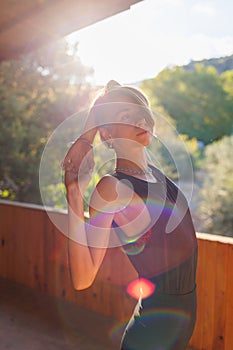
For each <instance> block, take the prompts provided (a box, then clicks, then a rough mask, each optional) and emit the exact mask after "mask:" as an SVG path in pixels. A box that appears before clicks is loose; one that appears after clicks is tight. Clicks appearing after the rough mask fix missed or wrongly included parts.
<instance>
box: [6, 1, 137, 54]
mask: <svg viewBox="0 0 233 350" xmlns="http://www.w3.org/2000/svg"><path fill="white" fill-rule="evenodd" d="M139 1H141V0H3V1H1V11H0V60H7V59H11V58H17V57H18V56H19V55H20V54H23V53H27V52H29V51H32V50H34V49H37V48H39V47H40V46H43V45H45V44H47V43H49V42H51V41H54V40H57V39H58V38H60V37H63V36H65V35H67V34H69V33H72V32H73V31H75V30H78V29H81V28H83V27H86V26H88V25H90V24H93V23H95V22H98V21H100V20H102V19H104V18H106V17H110V16H112V15H114V14H117V13H119V12H122V11H125V10H127V9H129V8H130V6H131V5H133V4H135V3H137V2H139Z"/></svg>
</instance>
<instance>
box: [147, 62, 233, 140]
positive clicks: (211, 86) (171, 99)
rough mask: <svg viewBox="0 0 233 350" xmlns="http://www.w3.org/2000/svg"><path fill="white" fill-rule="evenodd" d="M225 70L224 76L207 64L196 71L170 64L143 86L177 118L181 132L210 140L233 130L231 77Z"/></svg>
mask: <svg viewBox="0 0 233 350" xmlns="http://www.w3.org/2000/svg"><path fill="white" fill-rule="evenodd" d="M223 74H224V77H223V78H221V77H219V75H218V74H217V71H216V70H215V68H213V67H204V66H203V65H196V67H195V70H194V71H185V70H183V69H182V68H179V67H176V68H174V69H168V68H167V69H165V70H163V71H162V72H161V73H160V74H159V75H158V76H157V77H156V78H154V79H150V80H146V81H144V82H143V83H142V88H143V90H144V91H145V92H146V93H147V94H148V95H149V96H150V97H151V100H152V102H153V105H154V106H156V105H157V106H159V105H161V106H162V107H163V108H164V109H165V110H166V111H167V112H168V114H169V115H170V116H171V117H172V118H173V119H174V120H175V123H176V127H177V130H178V132H179V133H181V134H186V135H188V136H189V137H190V138H197V139H198V140H200V141H202V142H204V144H209V143H211V142H213V141H215V140H218V139H220V138H221V137H223V136H224V135H229V134H230V133H231V131H232V125H233V115H232V113H231V112H232V111H231V103H232V101H230V100H231V99H230V98H229V93H230V91H231V90H230V87H229V86H230V84H229V80H230V79H231V78H229V77H227V74H226V73H223Z"/></svg>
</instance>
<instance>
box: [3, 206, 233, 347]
mask: <svg viewBox="0 0 233 350" xmlns="http://www.w3.org/2000/svg"><path fill="white" fill-rule="evenodd" d="M50 213H51V215H53V216H54V217H56V220H59V222H60V225H66V220H67V216H66V214H64V213H59V212H55V211H51V212H50ZM0 222H1V225H0V277H2V278H4V279H7V280H10V281H12V282H14V283H19V284H22V285H24V286H27V287H30V288H32V290H37V291H40V292H43V293H44V294H46V295H48V296H50V297H57V298H60V299H63V300H67V301H69V302H71V303H73V305H79V306H80V307H83V308H86V309H89V310H91V311H94V312H96V313H99V314H102V315H103V314H104V315H105V316H109V317H111V319H115V320H116V322H122V321H125V320H126V319H128V318H129V316H130V314H131V312H132V309H133V306H134V304H135V301H134V300H133V299H131V298H130V296H128V295H127V293H126V286H127V285H128V283H129V282H130V281H132V280H134V279H135V278H136V274H135V272H134V271H133V269H132V267H131V266H130V265H129V262H128V260H127V258H126V257H125V256H124V254H123V253H122V252H121V251H120V250H119V249H117V248H112V249H109V251H108V252H107V255H106V257H105V259H104V263H103V265H102V267H101V270H100V271H99V273H98V276H97V279H96V281H95V283H94V284H93V286H92V287H90V288H88V289H87V290H85V291H74V290H73V288H72V285H71V282H70V276H69V270H68V263H67V239H66V237H65V236H64V235H63V234H62V233H61V232H60V231H59V230H58V229H57V227H56V226H54V225H53V223H52V222H51V221H50V219H49V217H48V215H47V213H46V211H45V210H44V209H43V207H39V206H34V205H26V204H22V203H14V202H7V201H0ZM198 245H199V260H198V270H197V293H198V313H197V323H196V327H195V331H194V334H193V337H192V339H191V342H190V347H191V348H192V349H195V350H232V349H233V278H232V266H233V238H226V237H221V236H214V235H208V234H198ZM84 322H85V321H84ZM104 336H105V335H103V337H104Z"/></svg>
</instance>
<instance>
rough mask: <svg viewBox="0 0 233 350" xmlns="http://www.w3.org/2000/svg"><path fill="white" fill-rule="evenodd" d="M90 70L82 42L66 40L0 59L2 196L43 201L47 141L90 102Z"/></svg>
mask: <svg viewBox="0 0 233 350" xmlns="http://www.w3.org/2000/svg"><path fill="white" fill-rule="evenodd" d="M90 74H92V70H90V69H88V68H86V67H84V66H83V65H82V64H81V62H80V60H79V58H78V56H77V47H73V48H70V47H68V45H67V44H66V43H65V42H64V41H60V42H58V43H57V45H55V44H54V45H52V46H49V47H45V48H43V49H42V50H39V51H37V52H33V53H31V54H29V55H27V56H22V57H21V59H20V60H18V61H16V60H13V61H3V62H1V63H0V123H1V129H0V148H1V154H0V169H1V172H0V197H4V198H9V199H15V200H18V201H25V202H34V203H40V202H41V199H40V191H39V179H38V172H39V165H40V159H41V155H42V152H43V149H44V146H45V144H46V142H47V140H48V137H49V136H50V135H51V133H52V132H53V130H54V129H55V128H56V127H57V126H58V125H59V124H60V123H61V122H62V121H64V120H65V119H66V118H67V117H69V116H70V115H72V114H73V113H75V112H78V111H79V110H82V109H84V108H86V106H87V105H88V104H89V100H90V94H91V88H90V86H89V85H88V83H87V82H86V78H87V77H88V75H90ZM50 166H51V167H53V163H51V164H50ZM53 185H57V184H53Z"/></svg>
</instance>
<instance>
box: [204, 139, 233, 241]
mask: <svg viewBox="0 0 233 350" xmlns="http://www.w3.org/2000/svg"><path fill="white" fill-rule="evenodd" d="M232 150H233V136H226V137H224V138H223V139H222V140H220V141H218V142H214V143H213V144H212V145H209V146H207V147H206V152H205V163H204V167H203V173H204V177H205V180H204V184H203V189H202V191H201V198H202V200H201V205H200V213H199V215H200V218H201V219H202V220H203V228H202V229H203V230H204V231H207V232H211V233H215V234H219V235H225V236H231V237H233V211H232V208H233V177H232V174H233V152H232Z"/></svg>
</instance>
